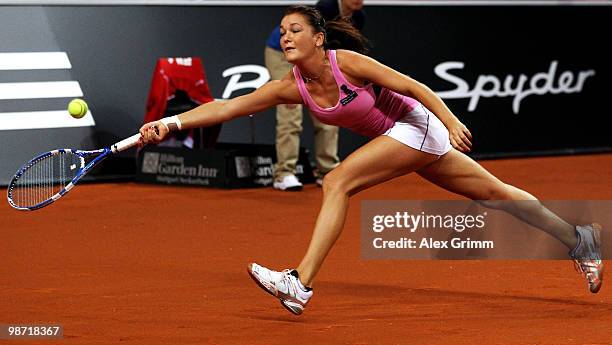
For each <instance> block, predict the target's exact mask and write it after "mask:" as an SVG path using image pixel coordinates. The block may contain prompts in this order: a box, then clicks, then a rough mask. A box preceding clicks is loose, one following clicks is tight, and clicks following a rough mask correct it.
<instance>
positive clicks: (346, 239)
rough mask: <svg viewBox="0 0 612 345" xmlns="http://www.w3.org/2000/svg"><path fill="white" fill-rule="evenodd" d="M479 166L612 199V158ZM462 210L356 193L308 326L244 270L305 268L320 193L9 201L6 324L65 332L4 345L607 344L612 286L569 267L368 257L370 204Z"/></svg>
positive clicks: (435, 194) (400, 182)
mask: <svg viewBox="0 0 612 345" xmlns="http://www.w3.org/2000/svg"><path fill="white" fill-rule="evenodd" d="M482 164H483V165H484V166H485V167H487V168H488V169H489V170H490V171H492V172H493V173H494V174H495V175H497V176H498V177H500V178H501V179H502V180H504V181H506V182H509V183H512V184H515V185H517V186H519V187H521V188H524V189H526V190H528V191H530V192H531V193H532V194H534V195H536V196H538V197H539V198H541V199H549V200H562V199H572V200H575V199H577V200H582V199H584V200H596V199H611V195H612V174H610V172H611V171H612V155H610V154H606V155H585V156H568V157H552V158H537V159H536V158H533V159H512V160H496V161H484V162H482ZM457 198H458V197H456V196H454V195H452V194H449V193H448V192H445V191H443V190H441V189H439V188H437V187H435V186H433V185H431V184H429V183H428V182H426V181H424V180H423V179H421V178H420V177H418V176H416V175H411V176H407V177H403V178H400V179H397V180H394V181H391V182H387V183H386V184H384V185H381V186H378V187H375V188H373V189H371V190H368V191H365V192H363V193H361V194H359V195H357V196H356V197H355V198H354V199H353V201H352V204H351V209H350V212H349V215H348V222H347V224H346V228H345V231H344V233H343V234H342V236H341V238H340V240H339V242H338V243H337V245H336V247H335V248H334V249H333V250H332V253H331V254H330V256H329V257H328V259H327V261H326V263H325V265H324V266H323V269H322V271H321V272H320V275H319V276H318V279H317V280H316V282H315V285H314V289H315V296H314V297H313V299H312V300H311V303H310V304H309V306H308V308H307V309H306V312H305V314H304V315H302V316H301V317H295V316H293V315H292V314H290V313H288V312H287V311H286V310H285V309H283V308H282V307H281V306H280V304H279V303H278V301H277V300H275V299H273V298H272V297H271V296H269V295H267V294H266V293H265V292H263V291H262V290H260V289H259V287H257V286H256V285H255V284H254V283H253V282H252V281H251V279H250V278H249V276H248V274H247V273H246V264H247V263H248V262H249V261H252V260H256V261H257V262H259V263H261V264H264V265H268V266H269V267H272V268H278V269H282V268H286V267H290V266H293V265H296V264H297V263H298V262H299V259H300V258H301V256H302V254H303V253H304V251H305V249H306V246H307V244H308V240H309V238H310V233H311V230H312V227H313V224H314V220H315V216H316V214H317V208H318V206H319V204H320V200H321V190H320V189H319V188H317V187H315V186H314V185H308V186H307V187H306V188H305V191H303V192H302V193H282V192H277V191H274V190H272V189H271V188H266V189H247V190H244V189H243V190H219V189H208V188H188V187H165V186H156V185H141V184H136V183H100V184H84V185H81V186H79V187H78V188H76V189H75V190H74V191H72V192H71V193H70V194H69V195H68V196H66V197H65V198H64V199H62V200H61V201H59V202H58V203H56V204H54V205H51V206H50V207H47V208H45V209H42V210H39V211H35V212H19V211H15V210H13V209H11V208H10V207H9V206H8V204H7V203H5V202H3V203H2V205H1V206H0V220H1V222H2V223H1V225H0V227H1V229H2V230H1V232H0V238H1V240H0V262H1V265H0V278H1V279H0V296H1V297H0V323H60V324H62V325H63V326H64V339H62V340H37V341H23V340H12V341H7V340H0V342H2V343H7V344H8V343H15V344H29V343H36V344H46V343H49V344H56V343H61V344H118V343H121V344H150V345H153V344H329V343H338V344H475V343H480V344H611V343H612V279H610V278H612V274H610V276H609V277H608V279H609V280H608V281H607V283H606V282H604V286H603V287H602V290H601V291H600V293H599V294H597V295H592V294H590V293H589V292H588V290H587V288H586V282H585V281H584V280H583V278H581V277H580V276H579V275H578V274H576V273H575V272H574V270H573V266H572V264H571V263H570V262H569V261H362V260H361V259H360V253H359V217H360V209H359V207H360V206H359V205H360V203H359V201H360V200H364V199H365V200H371V199H457ZM604 230H605V229H604ZM608 230H609V229H608ZM608 269H610V268H608Z"/></svg>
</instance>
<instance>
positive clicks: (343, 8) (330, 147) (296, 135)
mask: <svg viewBox="0 0 612 345" xmlns="http://www.w3.org/2000/svg"><path fill="white" fill-rule="evenodd" d="M315 7H316V8H317V9H318V10H319V11H320V12H321V14H322V15H323V17H324V19H325V20H332V19H336V18H338V17H341V18H345V19H346V20H349V21H350V22H351V23H352V24H353V26H354V27H355V28H356V29H358V30H360V31H361V30H362V29H363V26H364V24H365V15H364V13H363V10H362V7H363V0H320V1H319V2H317V4H316V5H315ZM347 48H348V49H350V47H347ZM264 56H265V64H266V68H268V71H269V72H270V76H271V79H272V80H280V79H282V78H283V77H284V76H285V75H287V73H288V72H289V71H291V68H292V67H293V66H292V65H291V64H290V63H288V62H287V60H286V59H285V55H284V54H283V52H282V50H281V47H280V30H279V27H278V26H277V27H276V28H274V30H273V31H272V33H271V34H270V36H269V37H268V41H267V42H266V48H265V52H264ZM302 114H303V113H302V106H301V105H299V104H281V105H278V106H277V107H276V165H275V166H274V184H273V186H274V188H275V189H278V190H283V191H299V190H302V183H301V182H300V181H299V180H298V178H297V177H296V176H295V174H296V164H297V161H298V156H299V149H300V134H301V133H302ZM311 119H312V123H313V126H314V135H315V160H316V164H317V167H316V170H315V177H316V178H317V184H318V185H319V186H320V185H322V183H323V176H325V174H327V173H328V172H330V171H331V170H332V169H334V168H335V167H336V166H338V164H339V163H340V159H339V158H338V127H336V126H330V125H326V124H324V123H321V122H320V121H319V120H317V119H316V118H315V117H313V116H311Z"/></svg>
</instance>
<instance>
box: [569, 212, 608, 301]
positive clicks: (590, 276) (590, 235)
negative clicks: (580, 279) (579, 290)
mask: <svg viewBox="0 0 612 345" xmlns="http://www.w3.org/2000/svg"><path fill="white" fill-rule="evenodd" d="M600 232H601V226H600V225H599V224H595V223H594V224H590V225H582V226H581V225H578V226H576V233H577V234H578V244H577V245H576V248H574V249H573V250H572V251H571V252H570V253H569V255H570V257H571V258H572V259H574V266H575V267H576V270H577V271H578V272H580V273H581V274H582V275H583V276H584V277H585V278H586V280H587V283H588V284H589V290H590V291H591V292H592V293H597V292H598V291H599V289H600V288H601V283H602V282H603V275H604V265H603V261H602V260H601V234H600Z"/></svg>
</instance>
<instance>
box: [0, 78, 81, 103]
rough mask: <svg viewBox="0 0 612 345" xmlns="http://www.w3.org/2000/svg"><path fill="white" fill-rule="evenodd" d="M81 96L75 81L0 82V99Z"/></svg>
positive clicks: (79, 87) (79, 88)
mask: <svg viewBox="0 0 612 345" xmlns="http://www.w3.org/2000/svg"><path fill="white" fill-rule="evenodd" d="M68 97H83V90H81V86H80V85H79V83H78V82H76V81H43V82H28V83H0V99H32V98H68Z"/></svg>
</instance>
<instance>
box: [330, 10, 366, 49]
mask: <svg viewBox="0 0 612 345" xmlns="http://www.w3.org/2000/svg"><path fill="white" fill-rule="evenodd" d="M325 49H348V50H352V51H355V52H357V53H361V54H367V53H368V52H369V50H370V42H369V41H368V39H367V38H365V36H363V34H362V33H361V32H360V31H359V30H357V29H356V28H355V27H354V26H353V24H352V23H351V21H350V20H349V19H345V18H336V19H334V20H332V21H329V22H326V23H325Z"/></svg>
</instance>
